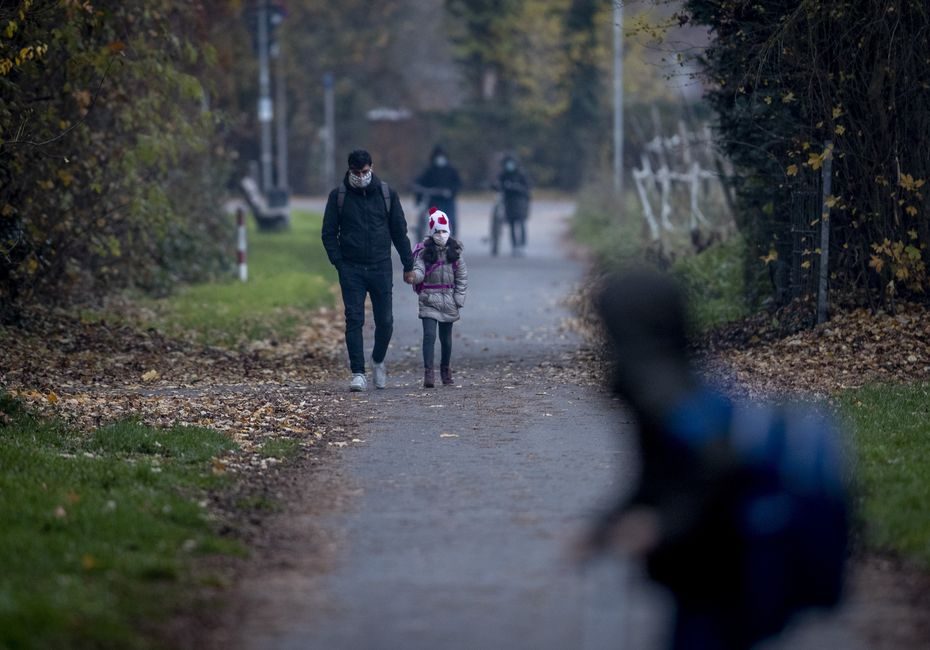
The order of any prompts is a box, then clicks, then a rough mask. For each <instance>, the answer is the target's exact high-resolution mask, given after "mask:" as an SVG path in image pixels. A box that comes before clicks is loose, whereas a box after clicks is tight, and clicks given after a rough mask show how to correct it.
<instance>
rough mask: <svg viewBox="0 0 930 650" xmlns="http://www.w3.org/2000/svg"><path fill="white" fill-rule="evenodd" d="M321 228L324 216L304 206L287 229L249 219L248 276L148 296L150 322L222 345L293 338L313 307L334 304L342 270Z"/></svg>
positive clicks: (145, 303)
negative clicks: (265, 226) (333, 262)
mask: <svg viewBox="0 0 930 650" xmlns="http://www.w3.org/2000/svg"><path fill="white" fill-rule="evenodd" d="M321 227H322V216H321V215H319V214H314V213H310V212H300V211H297V212H294V213H293V215H292V219H291V228H290V230H287V231H282V232H262V231H259V230H257V229H256V228H255V225H254V223H253V222H252V220H249V224H248V272H249V278H248V281H247V282H240V281H239V280H238V279H237V278H235V279H234V278H229V279H228V280H226V281H224V282H211V283H207V284H198V285H191V286H187V287H184V288H181V289H179V290H178V291H177V292H176V293H175V294H173V295H171V296H169V297H167V298H163V299H160V300H144V301H142V304H143V306H144V307H147V308H148V309H150V310H151V312H152V313H153V314H154V319H153V320H154V322H152V323H150V324H151V325H154V326H155V327H157V328H158V329H160V330H162V331H164V332H167V333H169V334H172V335H179V334H180V335H188V336H189V335H193V336H194V338H195V339H197V340H199V341H201V342H204V343H209V344H216V345H234V344H236V343H239V342H242V341H250V340H261V339H270V338H275V339H278V340H283V339H287V338H289V337H291V336H292V335H293V334H294V332H295V330H296V328H297V326H299V325H300V324H301V323H303V322H306V318H305V316H306V314H307V312H309V311H310V310H313V309H316V308H318V307H320V306H324V305H330V304H332V303H333V294H332V292H331V287H332V285H333V283H335V282H336V272H335V270H333V268H332V265H330V263H329V260H328V259H327V257H326V252H325V250H324V249H323V244H322V242H321V240H320V229H321ZM232 234H234V230H231V236H232ZM237 277H238V276H237Z"/></svg>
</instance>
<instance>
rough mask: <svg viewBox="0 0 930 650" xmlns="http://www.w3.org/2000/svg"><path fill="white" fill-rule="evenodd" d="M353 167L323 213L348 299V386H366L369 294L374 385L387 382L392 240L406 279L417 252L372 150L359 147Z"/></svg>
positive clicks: (330, 252) (344, 296)
mask: <svg viewBox="0 0 930 650" xmlns="http://www.w3.org/2000/svg"><path fill="white" fill-rule="evenodd" d="M348 163H349V168H348V170H347V171H346V174H345V176H344V177H343V179H342V183H340V184H339V186H337V187H336V188H335V189H334V190H333V191H332V192H330V193H329V198H328V199H327V201H326V210H325V211H324V213H323V228H322V239H323V247H324V248H325V249H326V255H327V256H328V257H329V261H330V263H331V264H332V265H333V266H335V267H336V271H338V273H339V286H340V288H341V289H342V302H343V303H344V304H345V319H346V349H347V351H348V353H349V366H350V368H351V370H352V379H351V382H350V384H349V390H351V391H353V392H360V391H364V390H366V389H367V388H368V380H367V379H366V377H365V341H364V337H363V335H362V328H363V327H364V325H365V296H366V295H367V296H370V297H371V311H372V316H373V317H374V320H375V343H374V348H373V349H372V352H371V365H372V378H373V379H374V383H375V388H384V387H385V386H386V384H387V368H386V367H385V365H384V357H385V355H386V354H387V349H388V344H389V343H390V342H391V335H392V334H393V332H394V312H393V305H392V298H393V286H394V279H393V274H394V271H393V265H392V262H391V244H393V245H394V248H395V249H397V254H398V255H399V256H400V261H401V264H403V267H404V282H408V283H409V282H410V281H411V280H412V279H413V252H412V251H411V250H410V239H409V238H408V237H407V221H406V219H405V218H404V209H403V207H401V205H400V197H398V196H397V192H395V191H394V190H393V189H391V188H390V187H389V186H388V184H387V183H385V182H384V181H382V180H381V179H380V178H378V177H377V176H375V175H374V173H373V172H372V161H371V154H369V153H368V152H367V151H365V150H364V149H356V150H355V151H353V152H352V153H350V154H349V159H348Z"/></svg>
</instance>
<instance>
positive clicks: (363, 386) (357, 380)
mask: <svg viewBox="0 0 930 650" xmlns="http://www.w3.org/2000/svg"><path fill="white" fill-rule="evenodd" d="M367 389H368V380H367V379H365V375H363V374H361V373H356V374H354V375H352V383H351V384H349V390H350V391H352V392H353V393H360V392H362V391H364V390H367Z"/></svg>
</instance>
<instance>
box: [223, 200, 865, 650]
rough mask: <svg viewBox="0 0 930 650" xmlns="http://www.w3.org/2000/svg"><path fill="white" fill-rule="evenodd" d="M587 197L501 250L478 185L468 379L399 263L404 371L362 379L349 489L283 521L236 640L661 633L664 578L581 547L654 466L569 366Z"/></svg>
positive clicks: (461, 326) (556, 640)
mask: <svg viewBox="0 0 930 650" xmlns="http://www.w3.org/2000/svg"><path fill="white" fill-rule="evenodd" d="M407 205H409V204H407ZM304 207H312V208H317V209H319V207H320V206H319V204H318V203H313V202H308V203H307V205H306V206H304ZM572 207H573V206H572V205H571V203H569V202H566V201H537V202H536V203H535V204H534V207H533V213H532V216H531V219H530V221H529V250H528V253H529V254H528V256H527V257H525V258H513V257H510V255H509V253H510V249H509V246H506V245H505V246H504V253H503V255H502V256H501V257H498V258H492V257H490V256H489V255H488V252H487V251H488V247H487V246H486V245H485V244H483V243H482V241H481V239H482V237H483V236H484V235H485V231H486V228H487V222H488V219H487V215H488V214H489V211H490V202H489V201H482V200H472V201H463V202H462V205H461V207H460V210H461V213H462V214H461V216H460V218H459V223H460V227H461V230H462V232H461V236H462V239H463V241H464V243H465V255H466V259H467V261H468V265H469V281H470V283H469V295H468V302H467V305H466V308H465V309H464V311H463V318H462V320H461V321H460V322H459V323H457V324H456V325H455V328H454V330H453V332H454V350H453V367H454V369H455V375H456V381H457V385H456V386H455V387H441V386H440V387H437V388H436V389H433V390H424V389H422V388H421V387H420V384H421V381H422V363H421V361H420V334H421V330H420V323H419V320H418V319H417V317H416V304H415V294H414V293H413V292H412V291H411V290H410V288H409V287H408V286H407V285H404V284H403V283H402V282H401V281H400V279H399V274H400V272H399V265H395V270H396V273H395V275H396V276H397V277H396V279H395V290H394V295H395V304H394V317H395V334H394V340H393V343H392V347H391V350H390V352H389V354H388V357H387V362H388V367H389V373H390V378H389V385H388V388H387V389H386V390H383V391H375V390H371V391H369V392H368V393H363V394H349V393H348V392H346V393H345V397H344V399H345V400H349V401H350V403H351V404H352V406H353V407H354V409H356V410H357V412H358V413H359V420H360V422H361V424H360V426H359V428H358V431H357V437H356V442H355V444H354V445H352V446H350V447H348V448H346V449H345V450H343V453H342V454H341V458H340V460H339V463H338V467H336V468H334V470H333V474H332V476H330V477H328V479H327V480H328V484H329V485H330V486H331V487H332V490H333V491H332V493H330V494H329V498H331V499H332V500H333V502H334V504H335V505H334V506H333V507H332V508H330V509H329V512H328V514H325V513H324V514H322V515H321V514H320V509H319V508H313V509H312V510H313V511H312V512H310V511H309V510H311V509H310V508H309V507H308V512H306V513H301V512H300V508H299V506H298V508H297V510H298V512H293V513H287V515H286V516H282V517H280V518H279V521H278V525H281V526H282V540H283V541H282V544H284V545H286V547H287V551H286V553H285V556H286V557H287V558H288V560H287V561H284V562H279V563H278V565H277V566H270V567H269V566H264V567H263V568H262V571H261V572H260V573H257V574H254V575H251V576H249V577H247V579H246V580H245V581H244V583H243V584H242V588H241V590H240V592H241V593H240V596H241V597H240V602H239V605H238V607H237V610H236V611H237V612H238V613H239V614H238V621H237V623H238V627H237V628H236V629H233V630H229V634H228V635H227V638H225V639H223V640H222V644H223V645H224V646H226V647H228V646H229V645H232V646H236V647H239V648H262V649H266V648H267V649H272V648H273V649H295V650H296V649H298V648H299V649H307V648H319V649H326V650H350V649H352V650H376V649H384V650H389V649H404V650H420V649H422V650H442V649H448V650H453V649H462V650H465V649H471V650H473V649H483V648H507V649H514V650H519V649H523V648H525V649H527V650H530V649H533V650H547V649H552V650H556V649H560V650H564V649H567V648H589V649H594V648H636V649H638V650H641V649H648V648H652V647H656V645H657V642H658V641H659V640H660V639H661V638H662V637H661V633H660V632H659V630H661V629H663V628H664V623H665V621H666V619H665V618H664V617H665V616H666V615H667V611H666V608H665V607H664V606H663V603H664V601H663V599H662V597H661V595H660V594H658V593H656V592H655V591H654V590H651V589H649V588H647V586H646V585H645V583H644V582H643V581H642V580H641V579H639V578H637V577H636V574H635V572H631V571H630V570H629V568H628V567H626V568H625V567H624V565H614V567H613V568H614V569H615V570H618V571H619V573H620V574H621V575H619V576H617V575H616V573H612V572H610V571H607V570H604V571H602V572H600V573H597V574H594V575H595V576H596V577H597V579H593V578H592V577H591V576H592V574H588V576H587V577H586V576H585V575H583V574H581V573H579V572H578V571H577V569H575V568H573V567H571V566H569V564H568V563H567V550H568V547H569V544H570V543H571V541H572V540H573V538H574V536H575V535H577V534H578V532H579V531H580V530H581V528H582V526H583V524H584V523H585V521H586V519H587V518H588V517H589V516H590V515H591V513H592V511H593V510H595V509H596V508H597V507H598V506H599V505H600V504H602V502H603V498H604V497H605V496H607V495H613V494H615V493H616V491H617V490H619V489H623V487H624V486H623V483H627V484H628V483H629V482H630V481H631V480H632V479H633V476H634V473H635V457H634V456H633V455H632V450H631V449H630V447H629V442H628V440H627V438H628V437H629V433H627V432H624V431H623V430H622V426H623V425H622V412H621V411H620V410H619V409H618V407H617V404H616V402H613V401H611V400H610V399H609V398H608V397H607V396H605V395H604V394H603V392H602V391H601V390H600V389H599V388H598V387H596V386H594V385H592V384H591V383H590V382H587V381H584V380H583V376H582V377H581V379H582V380H581V381H576V380H573V379H572V376H573V375H572V374H570V373H568V372H565V371H566V370H574V371H575V373H576V374H575V375H574V376H575V377H578V375H577V371H578V369H577V368H571V365H572V364H573V363H574V361H575V360H574V359H573V358H572V353H573V351H575V350H577V348H578V347H579V345H580V341H579V340H578V338H577V337H576V335H575V334H573V333H572V332H571V331H567V330H566V329H565V328H564V327H563V320H564V319H565V318H566V317H567V316H569V314H568V313H567V311H566V309H565V308H564V307H563V306H562V305H561V300H562V298H563V297H564V296H566V295H568V294H570V293H571V292H572V291H573V290H575V288H576V286H577V284H578V283H579V282H580V281H581V274H582V269H581V267H580V265H579V264H578V263H576V262H573V261H571V260H570V259H568V257H567V255H566V254H565V252H564V246H563V244H562V235H563V234H564V230H565V227H566V216H567V215H569V214H571V211H572ZM371 341H372V336H371V329H370V325H369V327H368V331H367V332H366V345H367V346H368V349H370V346H371ZM437 354H438V351H437ZM582 373H583V369H582ZM347 382H348V374H347V375H346V385H347ZM618 433H619V435H617V434H618ZM318 491H319V490H318V489H317V492H318ZM334 494H337V495H338V496H333V495H334ZM307 498H308V499H313V498H315V497H314V494H313V491H312V490H311V491H309V492H308V496H307ZM311 544H312V546H311ZM624 576H625V577H624ZM614 578H616V579H614ZM836 634H839V635H840V636H839V637H836V638H837V639H840V642H841V643H842V645H840V646H838V647H844V648H851V647H855V645H854V644H851V643H849V642H848V641H849V639H846V638H845V637H844V636H843V633H842V630H841V629H838V628H831V630H830V634H829V636H828V638H834V637H835V635H836ZM821 641H822V639H821ZM818 643H819V642H818ZM789 647H799V646H798V645H792V646H789ZM821 647H822V646H821Z"/></svg>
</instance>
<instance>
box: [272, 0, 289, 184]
mask: <svg viewBox="0 0 930 650" xmlns="http://www.w3.org/2000/svg"><path fill="white" fill-rule="evenodd" d="M272 20H274V21H276V22H277V23H280V22H281V21H282V20H283V17H282V15H281V13H280V12H276V13H275V14H274V16H272ZM271 58H272V59H274V63H275V73H276V74H275V103H276V104H277V107H276V108H277V110H276V111H275V115H276V117H277V120H276V121H275V126H276V127H277V147H276V148H277V154H278V158H277V160H278V169H277V171H278V179H277V180H278V183H277V188H278V190H280V192H281V193H282V194H283V195H286V194H287V193H288V188H289V187H290V182H289V179H288V169H287V163H288V159H287V154H288V151H287V82H286V74H285V70H284V56H283V54H282V51H281V44H280V37H279V38H278V39H275V42H274V45H272V47H271Z"/></svg>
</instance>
